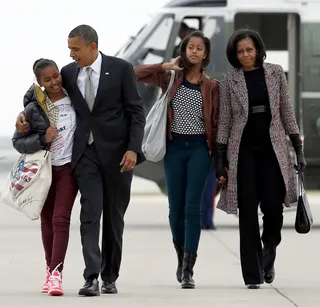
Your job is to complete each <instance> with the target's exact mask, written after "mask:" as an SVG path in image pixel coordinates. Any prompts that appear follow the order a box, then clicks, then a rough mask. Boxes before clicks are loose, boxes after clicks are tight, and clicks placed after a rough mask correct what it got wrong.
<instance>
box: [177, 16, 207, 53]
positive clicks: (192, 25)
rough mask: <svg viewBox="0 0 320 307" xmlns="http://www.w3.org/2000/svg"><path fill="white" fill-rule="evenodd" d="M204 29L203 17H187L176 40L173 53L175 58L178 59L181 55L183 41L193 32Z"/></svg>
mask: <svg viewBox="0 0 320 307" xmlns="http://www.w3.org/2000/svg"><path fill="white" fill-rule="evenodd" d="M201 27H202V18H201V17H185V18H184V19H183V20H182V22H181V24H180V29H179V32H178V36H177V38H176V43H175V48H174V51H173V56H172V57H173V58H176V57H177V56H179V54H180V44H181V41H182V40H183V39H184V38H185V37H186V36H187V35H189V34H190V33H191V32H193V31H197V30H200V29H201Z"/></svg>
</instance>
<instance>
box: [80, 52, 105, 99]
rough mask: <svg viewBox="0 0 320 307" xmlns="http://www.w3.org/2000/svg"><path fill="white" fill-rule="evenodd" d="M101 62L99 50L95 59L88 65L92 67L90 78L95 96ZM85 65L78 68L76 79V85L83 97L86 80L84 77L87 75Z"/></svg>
mask: <svg viewBox="0 0 320 307" xmlns="http://www.w3.org/2000/svg"><path fill="white" fill-rule="evenodd" d="M101 64H102V56H101V53H100V52H99V54H98V57H97V58H96V60H95V61H94V62H93V63H92V64H91V65H90V67H91V68H92V74H91V80H92V83H93V89H94V96H95V97H96V96H97V91H98V85H99V80H100V72H101ZM87 67H88V66H85V67H81V68H80V70H79V74H78V79H77V85H78V87H79V90H80V92H81V94H82V96H83V97H84V87H85V82H86V79H87V76H88V73H87Z"/></svg>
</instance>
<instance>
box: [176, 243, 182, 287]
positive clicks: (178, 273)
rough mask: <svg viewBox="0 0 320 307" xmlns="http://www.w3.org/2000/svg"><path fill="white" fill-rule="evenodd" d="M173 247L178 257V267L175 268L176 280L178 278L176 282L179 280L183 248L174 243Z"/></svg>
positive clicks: (180, 277)
mask: <svg viewBox="0 0 320 307" xmlns="http://www.w3.org/2000/svg"><path fill="white" fill-rule="evenodd" d="M174 248H175V249H176V252H177V257H178V268H177V273H176V275H177V280H178V282H181V279H182V263H183V254H184V248H183V246H178V245H176V244H174Z"/></svg>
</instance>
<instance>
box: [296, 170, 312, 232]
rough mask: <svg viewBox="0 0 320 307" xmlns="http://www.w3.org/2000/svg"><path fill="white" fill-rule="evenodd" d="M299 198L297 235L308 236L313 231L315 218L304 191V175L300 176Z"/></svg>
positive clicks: (300, 174)
mask: <svg viewBox="0 0 320 307" xmlns="http://www.w3.org/2000/svg"><path fill="white" fill-rule="evenodd" d="M298 185H299V197H298V205H297V212H296V221H295V229H296V231H297V233H301V234H306V233H308V232H309V231H310V230H311V227H312V224H313V217H312V213H311V209H310V205H309V201H308V198H307V195H306V192H305V189H304V183H303V174H302V173H299V176H298Z"/></svg>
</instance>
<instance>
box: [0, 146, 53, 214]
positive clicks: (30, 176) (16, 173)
mask: <svg viewBox="0 0 320 307" xmlns="http://www.w3.org/2000/svg"><path fill="white" fill-rule="evenodd" d="M51 181H52V170H51V153H50V151H45V150H40V151H38V152H36V153H33V154H23V155H21V156H20V158H19V159H18V161H17V162H16V163H15V164H14V166H13V168H12V169H11V171H10V173H9V175H8V177H7V179H6V181H5V184H4V188H3V189H2V191H1V196H0V203H4V204H6V205H8V206H10V207H12V208H14V209H16V210H18V211H20V212H22V213H23V214H24V215H26V216H27V217H28V218H29V219H31V220H37V219H38V218H39V216H40V213H41V211H42V208H43V205H44V203H45V201H46V199H47V196H48V193H49V189H50V186H51Z"/></svg>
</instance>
